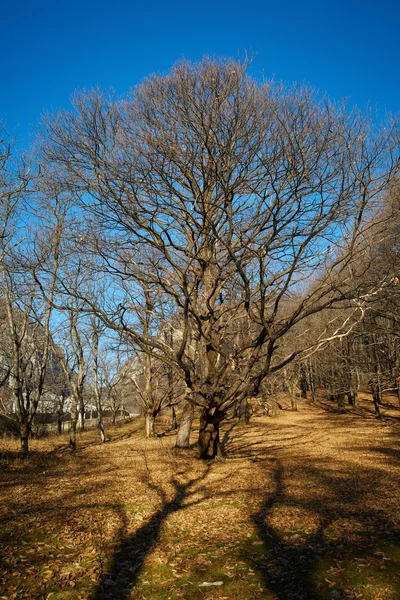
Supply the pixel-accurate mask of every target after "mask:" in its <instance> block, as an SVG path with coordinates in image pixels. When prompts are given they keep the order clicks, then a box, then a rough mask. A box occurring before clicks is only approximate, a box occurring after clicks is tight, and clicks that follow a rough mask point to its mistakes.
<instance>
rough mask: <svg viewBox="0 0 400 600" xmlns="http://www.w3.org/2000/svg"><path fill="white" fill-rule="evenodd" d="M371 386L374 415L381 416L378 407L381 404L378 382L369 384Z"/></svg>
mask: <svg viewBox="0 0 400 600" xmlns="http://www.w3.org/2000/svg"><path fill="white" fill-rule="evenodd" d="M371 388H372V400H373V403H374V408H375V415H376V418H377V419H380V418H381V416H382V415H381V409H380V408H379V405H380V404H382V402H381V399H380V387H379V384H375V385H374V384H372V385H371Z"/></svg>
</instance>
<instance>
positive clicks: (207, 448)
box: [197, 408, 223, 459]
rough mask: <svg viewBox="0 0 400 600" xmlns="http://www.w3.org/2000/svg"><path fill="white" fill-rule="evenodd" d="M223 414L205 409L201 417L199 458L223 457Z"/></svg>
mask: <svg viewBox="0 0 400 600" xmlns="http://www.w3.org/2000/svg"><path fill="white" fill-rule="evenodd" d="M222 418H223V414H222V413H220V412H219V411H218V410H217V409H215V408H212V409H211V410H210V409H209V408H205V409H204V410H203V412H202V413H201V415H200V430H199V440H198V442H197V455H198V457H199V458H203V459H210V458H215V457H217V456H218V457H220V456H222V449H221V442H220V437H219V426H220V422H221V420H222Z"/></svg>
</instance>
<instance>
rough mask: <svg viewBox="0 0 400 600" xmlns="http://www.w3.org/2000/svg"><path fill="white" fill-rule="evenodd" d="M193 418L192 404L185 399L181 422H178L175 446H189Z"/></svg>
mask: <svg viewBox="0 0 400 600" xmlns="http://www.w3.org/2000/svg"><path fill="white" fill-rule="evenodd" d="M193 418H194V406H193V404H192V403H191V402H189V401H186V404H185V406H184V407H183V411H182V417H181V422H180V424H179V429H178V435H177V438H176V447H177V448H189V447H190V432H191V429H192V423H193Z"/></svg>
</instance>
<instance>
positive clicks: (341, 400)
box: [336, 392, 347, 414]
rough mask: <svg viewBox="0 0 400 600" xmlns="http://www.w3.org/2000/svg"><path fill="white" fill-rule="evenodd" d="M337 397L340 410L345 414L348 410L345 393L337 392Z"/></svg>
mask: <svg viewBox="0 0 400 600" xmlns="http://www.w3.org/2000/svg"><path fill="white" fill-rule="evenodd" d="M336 399H337V403H338V409H339V412H340V413H342V414H345V413H346V412H347V411H346V407H345V404H344V394H343V393H342V392H340V393H339V394H336Z"/></svg>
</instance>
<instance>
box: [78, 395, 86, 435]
mask: <svg viewBox="0 0 400 600" xmlns="http://www.w3.org/2000/svg"><path fill="white" fill-rule="evenodd" d="M79 423H80V429H81V431H85V405H84V403H83V400H81V401H80V402H79Z"/></svg>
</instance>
